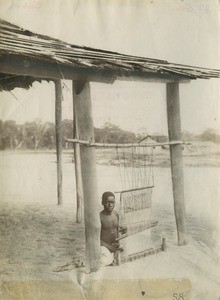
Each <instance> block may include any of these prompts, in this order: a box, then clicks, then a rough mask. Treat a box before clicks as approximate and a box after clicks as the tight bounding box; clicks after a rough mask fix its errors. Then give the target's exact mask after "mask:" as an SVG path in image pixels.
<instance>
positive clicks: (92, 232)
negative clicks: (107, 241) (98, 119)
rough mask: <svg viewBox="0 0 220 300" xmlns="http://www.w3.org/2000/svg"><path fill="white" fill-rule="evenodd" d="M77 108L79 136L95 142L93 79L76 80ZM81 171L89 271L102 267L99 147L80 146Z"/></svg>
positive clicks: (74, 88) (87, 269) (87, 270)
mask: <svg viewBox="0 0 220 300" xmlns="http://www.w3.org/2000/svg"><path fill="white" fill-rule="evenodd" d="M73 90H74V91H75V99H74V100H75V101H74V104H75V109H76V112H77V120H78V132H79V138H80V139H83V140H86V141H94V128H93V120H92V104H91V93H90V85H89V82H82V81H77V82H73ZM80 158H81V171H82V182H83V196H84V219H85V234H86V272H87V273H90V272H93V271H97V270H98V269H99V261H100V220H99V206H98V203H99V199H98V191H97V190H98V189H97V174H96V153H95V149H94V148H92V147H88V146H86V145H80Z"/></svg>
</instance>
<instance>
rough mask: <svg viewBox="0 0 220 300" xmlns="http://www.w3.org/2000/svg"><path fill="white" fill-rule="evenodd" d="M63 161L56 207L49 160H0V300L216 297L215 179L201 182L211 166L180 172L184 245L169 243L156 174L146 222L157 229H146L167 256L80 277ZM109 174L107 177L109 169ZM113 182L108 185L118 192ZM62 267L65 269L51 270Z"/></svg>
mask: <svg viewBox="0 0 220 300" xmlns="http://www.w3.org/2000/svg"><path fill="white" fill-rule="evenodd" d="M19 155H20V156H19ZM68 160H69V158H68V157H67V158H65V159H64V179H65V180H64V200H65V201H64V202H65V203H64V206H63V207H58V206H56V203H55V199H56V176H55V174H56V173H55V171H56V165H55V159H54V156H53V155H51V154H50V155H48V154H46V155H39V154H38V155H34V154H31V155H27V154H25V155H23V154H21V153H20V154H16V155H15V154H13V155H12V154H7V153H4V154H1V160H0V163H1V169H0V170H1V171H0V172H1V177H0V178H1V182H0V185H1V186H0V199H1V209H0V276H1V288H0V299H3V300H5V299H25V300H26V299H31V300H32V299H53V300H54V299H61V298H63V299H85V298H87V299H175V297H176V296H178V297H179V299H182V298H181V297H183V299H202V300H203V299H204V300H206V299H210V300H212V299H219V297H220V258H219V253H220V252H219V251H218V249H219V248H218V245H219V240H218V238H219V231H218V228H217V227H216V226H215V225H216V224H215V220H216V218H217V217H218V216H219V215H218V210H217V207H218V205H217V203H218V201H217V200H218V199H219V198H218V195H219V194H218V193H217V190H215V189H214V187H215V186H216V184H217V182H219V177H218V178H217V179H216V180H217V181H216V182H215V181H213V180H210V181H209V180H208V179H210V177H213V174H214V176H215V177H216V174H218V173H216V172H217V171H218V170H217V169H216V168H214V171H213V169H210V168H207V169H200V171H198V172H197V171H196V172H197V173H196V174H197V175H198V176H195V175H194V173H193V172H194V170H196V169H195V168H194V169H193V170H192V169H187V170H186V171H187V172H186V175H187V178H188V181H187V180H186V189H187V190H186V195H187V199H189V200H190V201H189V202H188V203H187V208H188V209H187V229H188V239H189V243H188V245H187V246H183V247H178V246H177V245H176V231H175V219H174V216H173V209H172V202H170V196H169V195H170V193H171V191H170V189H168V186H169V185H170V181H169V180H170V179H168V178H169V176H168V175H169V173H167V170H164V171H162V169H158V170H156V183H157V184H158V186H159V188H158V189H157V190H156V191H155V193H154V196H155V198H154V202H153V219H155V220H158V221H159V224H158V226H157V227H154V228H153V230H152V241H153V243H155V245H158V243H160V241H161V238H162V237H166V238H167V251H166V252H160V253H158V254H155V255H151V256H148V257H146V258H144V259H141V260H137V261H134V262H132V263H126V264H123V265H121V266H119V267H118V266H114V267H106V268H101V270H100V271H99V272H97V273H92V274H85V270H84V268H79V269H74V264H73V260H74V259H75V258H78V257H82V256H83V255H84V239H85V236H84V226H83V224H76V223H75V203H74V202H73V195H74V187H73V184H72V182H73V180H74V178H73V175H72V174H73V165H72V164H70V163H69V162H68ZM103 170H104V171H105V172H106V169H103V168H102V167H99V168H98V175H100V174H101V175H103V174H106V173H105V172H104V171H103ZM108 170H109V173H110V174H111V175H110V176H111V178H112V177H113V175H114V172H115V169H111V168H110V167H108ZM204 170H205V172H206V175H207V174H208V177H209V178H207V176H206V177H205V180H206V184H207V185H208V188H204V189H203V190H202V193H201V195H199V197H198V198H196V199H194V198H195V194H194V193H193V192H192V191H193V190H194V189H195V187H194V188H192V189H191V188H190V187H191V185H192V182H193V180H198V182H197V181H195V183H196V184H197V185H198V186H199V184H200V186H201V184H202V178H203V177H202V174H204ZM103 172H104V173H103ZM213 172H214V173H213ZM30 178H31V180H30ZM99 178H100V176H99ZM116 179H117V178H116ZM117 181H118V180H115V181H114V182H113V181H112V182H111V185H113V186H114V185H115V186H114V187H117ZM161 182H164V186H161ZM45 183H46V184H45ZM108 184H109V176H107V175H106V176H104V175H103V178H102V183H101V186H100V193H101V191H102V190H103V188H104V187H106V186H108ZM212 185H213V186H212ZM210 189H211V190H212V192H213V195H210ZM197 192H198V190H197ZM100 193H99V194H100ZM164 193H166V194H167V197H164ZM162 196H163V197H162ZM211 196H212V197H211ZM209 197H210V199H211V200H212V201H209V202H208V201H207V199H208V198H209ZM193 199H194V200H193ZM198 200H199V201H200V203H199V205H198ZM100 207H101V206H100ZM189 211H190V212H191V213H189ZM204 216H206V218H205V217H204ZM211 219H212V222H211V221H210V220H211ZM65 266H66V269H67V270H66V271H62V272H57V271H58V270H60V269H61V267H65ZM158 280H159V281H160V282H159V281H158ZM161 280H162V281H161ZM184 280H185V281H184ZM152 281H153V283H152ZM155 282H156V289H155V288H153V286H154V287H155ZM21 283H22V284H21ZM159 287H161V288H159ZM176 292H178V295H176V294H175V293H176ZM33 293H34V294H33ZM181 294H183V295H181ZM177 299H178V298H177Z"/></svg>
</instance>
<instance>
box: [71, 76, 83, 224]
mask: <svg viewBox="0 0 220 300" xmlns="http://www.w3.org/2000/svg"><path fill="white" fill-rule="evenodd" d="M72 93H73V138H75V139H78V138H79V133H78V120H77V111H76V109H75V99H76V97H77V96H76V91H75V83H74V81H73V87H72ZM73 149H74V165H75V178H76V206H77V207H76V222H77V223H81V222H82V220H83V218H84V199H83V187H82V174H81V163H80V146H79V144H78V143H74V144H73Z"/></svg>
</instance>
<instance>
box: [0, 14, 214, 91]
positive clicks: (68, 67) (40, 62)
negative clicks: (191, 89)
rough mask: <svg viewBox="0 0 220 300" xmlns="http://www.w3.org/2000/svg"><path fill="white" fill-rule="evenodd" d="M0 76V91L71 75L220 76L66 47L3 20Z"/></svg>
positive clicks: (0, 24) (0, 22)
mask: <svg viewBox="0 0 220 300" xmlns="http://www.w3.org/2000/svg"><path fill="white" fill-rule="evenodd" d="M36 68H38V69H37V71H36V72H35V69H36ZM32 70H33V71H32ZM48 70H49V71H48ZM57 70H58V71H57ZM57 72H58V73H59V74H58V75H57ZM0 73H1V74H0V90H11V89H13V88H14V87H16V86H17V87H23V88H28V87H29V86H30V85H31V84H32V83H33V81H35V80H36V78H38V79H37V80H38V81H41V80H42V79H57V78H59V76H60V78H61V79H62V78H65V79H73V78H72V76H73V75H72V74H75V76H76V78H79V79H85V78H87V79H88V80H91V81H93V80H94V81H99V79H100V81H102V79H103V78H105V77H106V78H112V80H113V81H114V80H115V79H124V78H127V79H133V78H136V77H138V78H144V79H145V78H146V79H147V78H155V79H157V78H158V79H164V80H166V79H167V80H174V81H175V80H191V79H197V78H205V79H207V78H212V77H216V78H218V77H220V70H213V69H205V68H197V67H192V66H186V65H179V64H171V63H168V62H167V61H164V60H158V59H151V58H145V57H138V56H131V55H125V54H120V53H116V52H111V51H105V50H99V49H93V48H89V47H80V46H76V45H72V44H68V43H66V42H63V41H61V40H58V39H54V38H51V37H48V36H45V35H40V34H36V33H33V32H31V31H28V30H25V29H23V28H20V27H18V26H16V25H13V24H11V23H9V22H6V21H4V20H0ZM6 74H7V75H6ZM30 75H31V76H30ZM32 75H33V76H32ZM77 76H78V77H77ZM74 78H75V77H74Z"/></svg>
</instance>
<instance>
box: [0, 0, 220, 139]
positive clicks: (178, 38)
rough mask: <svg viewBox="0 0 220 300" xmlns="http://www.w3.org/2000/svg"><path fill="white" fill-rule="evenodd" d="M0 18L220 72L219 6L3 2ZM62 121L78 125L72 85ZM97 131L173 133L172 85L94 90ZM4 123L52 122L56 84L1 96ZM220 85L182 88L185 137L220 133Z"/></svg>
mask: <svg viewBox="0 0 220 300" xmlns="http://www.w3.org/2000/svg"><path fill="white" fill-rule="evenodd" d="M0 18H2V19H5V20H7V21H9V22H12V23H14V24H16V25H19V26H21V27H23V28H25V29H29V30H31V31H34V32H37V33H41V34H45V35H49V36H52V37H55V38H59V39H62V40H64V41H67V42H69V43H72V44H76V45H85V46H91V47H94V48H102V49H106V50H113V51H117V52H121V53H126V54H131V55H138V56H144V57H152V58H158V59H165V60H168V61H169V62H174V63H180V64H188V65H194V66H200V67H208V68H216V69H220V2H219V1H218V0H138V1H137V0H117V1H116V0H11V1H10V0H0ZM64 83H65V84H64V85H63V95H64V97H63V98H64V100H63V103H62V106H63V119H72V96H71V82H70V81H65V82H64ZM91 93H92V107H93V117H94V125H95V126H98V127H100V126H102V125H103V124H104V123H105V122H111V123H114V124H116V125H119V126H120V127H121V128H124V129H127V130H131V131H134V132H141V131H147V132H148V133H149V134H153V133H162V134H167V119H166V86H165V84H161V83H147V82H145V83H143V82H123V81H116V82H115V83H114V84H112V85H111V84H101V83H91ZM0 98H1V100H0V101H1V102H0V119H2V120H4V121H5V120H9V119H13V120H16V121H17V122H18V123H24V122H25V121H32V120H34V119H36V118H40V119H42V121H51V122H54V115H55V112H54V109H55V108H54V101H55V100H54V98H55V93H54V84H53V83H52V82H51V83H45V82H44V83H41V84H40V83H37V82H36V83H34V84H33V87H32V88H30V89H29V90H28V91H26V90H23V89H14V90H13V91H12V92H11V93H9V92H2V93H1V95H0ZM219 100H220V79H211V80H196V81H191V82H190V83H188V84H181V85H180V101H181V120H182V130H187V131H190V132H193V133H196V134H199V133H201V132H202V131H204V130H205V129H206V128H214V129H216V130H219V128H220V104H219V103H220V101H219Z"/></svg>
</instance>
